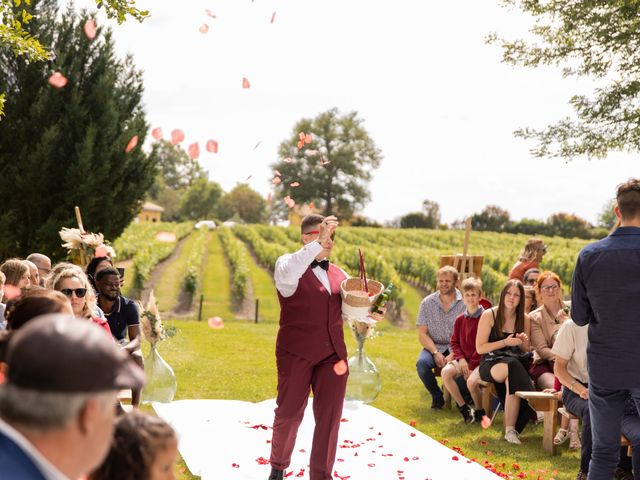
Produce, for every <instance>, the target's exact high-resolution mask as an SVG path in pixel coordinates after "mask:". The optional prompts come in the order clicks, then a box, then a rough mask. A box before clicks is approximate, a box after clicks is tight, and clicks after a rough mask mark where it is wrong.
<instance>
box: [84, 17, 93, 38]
mask: <svg viewBox="0 0 640 480" xmlns="http://www.w3.org/2000/svg"><path fill="white" fill-rule="evenodd" d="M83 29H84V35H85V37H87V38H88V39H89V40H93V39H94V38H96V22H95V21H94V20H93V19H92V18H90V19H89V20H87V21H86V22H84V28H83Z"/></svg>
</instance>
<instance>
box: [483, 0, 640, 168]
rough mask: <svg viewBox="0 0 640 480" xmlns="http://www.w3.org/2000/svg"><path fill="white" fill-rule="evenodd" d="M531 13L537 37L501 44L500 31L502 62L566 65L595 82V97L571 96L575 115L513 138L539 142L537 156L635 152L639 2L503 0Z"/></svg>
mask: <svg viewBox="0 0 640 480" xmlns="http://www.w3.org/2000/svg"><path fill="white" fill-rule="evenodd" d="M503 3H504V4H505V5H506V6H508V7H518V8H520V9H521V10H523V11H524V12H526V13H528V14H531V15H532V16H533V17H534V19H535V25H534V27H533V28H532V29H531V33H532V34H533V35H534V37H537V39H535V40H532V41H531V42H527V41H524V40H515V41H511V40H504V39H501V38H499V37H498V35H497V34H492V35H490V36H489V38H488V41H489V42H490V43H499V44H500V45H501V46H502V49H503V61H504V62H506V63H509V64H512V65H522V66H526V67H538V66H541V65H557V66H563V67H564V68H563V75H564V76H565V77H567V76H575V77H589V78H592V79H594V80H597V81H598V86H597V88H596V89H595V90H594V92H593V94H591V95H590V96H587V95H574V96H573V97H572V98H571V99H570V103H571V105H572V106H573V108H574V111H575V114H576V115H575V117H576V118H570V117H567V118H564V119H561V120H559V121H558V122H557V123H555V124H553V125H550V126H548V127H547V128H545V129H543V130H536V129H531V128H523V129H520V130H517V131H516V135H517V136H520V137H523V138H526V139H535V140H537V142H538V145H537V147H535V148H534V149H533V154H534V155H536V156H539V157H542V156H549V157H562V158H568V159H570V158H573V157H576V156H579V155H587V156H588V157H589V158H603V157H605V156H606V155H607V153H608V152H610V151H613V150H622V151H638V150H639V149H640V135H638V121H639V120H640V102H639V99H640V81H639V80H638V74H637V71H638V67H639V66H640V49H639V48H638V42H637V38H638V23H637V22H638V17H640V2H638V1H635V0H634V1H611V0H592V1H589V2H584V1H579V0H555V1H547V2H540V1H530V0H503Z"/></svg>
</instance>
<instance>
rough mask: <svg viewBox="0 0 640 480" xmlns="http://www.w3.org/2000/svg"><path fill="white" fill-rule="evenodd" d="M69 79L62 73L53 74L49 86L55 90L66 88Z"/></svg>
mask: <svg viewBox="0 0 640 480" xmlns="http://www.w3.org/2000/svg"><path fill="white" fill-rule="evenodd" d="M68 81H69V80H67V77H65V76H64V75H62V74H61V73H60V72H53V75H51V76H50V77H49V80H48V82H49V85H51V86H52V87H55V88H64V87H65V86H66V85H67V82H68Z"/></svg>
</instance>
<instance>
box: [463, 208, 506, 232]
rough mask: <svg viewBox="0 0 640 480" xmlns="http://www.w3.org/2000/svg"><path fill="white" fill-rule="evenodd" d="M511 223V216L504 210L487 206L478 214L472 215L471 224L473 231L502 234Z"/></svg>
mask: <svg viewBox="0 0 640 480" xmlns="http://www.w3.org/2000/svg"><path fill="white" fill-rule="evenodd" d="M510 223H511V216H510V215H509V212H507V211H506V210H505V209H503V208H500V207H498V206H497V205H487V206H486V207H484V210H482V212H480V213H474V214H473V216H472V217H471V224H472V225H473V229H474V230H481V231H482V230H488V231H491V232H503V231H505V230H506V229H507V228H508V227H509V224H510Z"/></svg>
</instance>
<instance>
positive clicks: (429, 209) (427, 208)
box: [422, 200, 441, 228]
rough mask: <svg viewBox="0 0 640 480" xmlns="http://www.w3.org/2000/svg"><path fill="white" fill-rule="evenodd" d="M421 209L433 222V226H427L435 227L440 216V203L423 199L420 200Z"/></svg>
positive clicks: (438, 223) (438, 222)
mask: <svg viewBox="0 0 640 480" xmlns="http://www.w3.org/2000/svg"><path fill="white" fill-rule="evenodd" d="M422 211H423V212H424V214H425V215H426V216H427V217H429V218H430V219H431V221H432V223H433V227H427V228H436V227H438V226H439V225H440V220H441V216H440V205H438V202H434V201H433V200H424V201H423V202H422Z"/></svg>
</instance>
